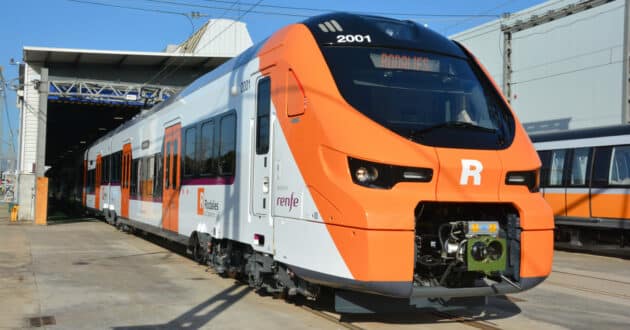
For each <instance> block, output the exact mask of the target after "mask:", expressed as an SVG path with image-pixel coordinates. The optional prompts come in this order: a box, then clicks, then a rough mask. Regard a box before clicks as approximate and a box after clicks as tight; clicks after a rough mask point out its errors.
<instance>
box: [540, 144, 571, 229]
mask: <svg viewBox="0 0 630 330" xmlns="http://www.w3.org/2000/svg"><path fill="white" fill-rule="evenodd" d="M566 156H567V150H564V149H561V150H552V151H551V165H550V167H549V177H548V181H547V187H546V188H545V200H547V203H549V206H551V208H552V210H553V214H554V216H556V217H558V216H566V215H567V210H566V205H567V204H566V190H567V189H566V187H565V162H566V158H567V157H566Z"/></svg>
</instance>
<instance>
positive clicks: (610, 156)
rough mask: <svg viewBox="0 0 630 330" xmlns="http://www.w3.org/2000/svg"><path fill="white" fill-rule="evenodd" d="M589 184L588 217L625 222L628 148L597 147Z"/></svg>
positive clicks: (629, 192)
mask: <svg viewBox="0 0 630 330" xmlns="http://www.w3.org/2000/svg"><path fill="white" fill-rule="evenodd" d="M592 182H593V183H592V188H591V210H592V211H591V214H592V217H593V218H609V219H627V220H629V219H630V145H621V146H614V147H597V148H596V149H595V155H594V162H593V180H592ZM622 227H624V224H623V223H620V224H619V228H622Z"/></svg>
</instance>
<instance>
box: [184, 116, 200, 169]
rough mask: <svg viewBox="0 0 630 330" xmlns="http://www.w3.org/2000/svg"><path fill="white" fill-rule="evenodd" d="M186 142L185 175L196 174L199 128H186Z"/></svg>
mask: <svg viewBox="0 0 630 330" xmlns="http://www.w3.org/2000/svg"><path fill="white" fill-rule="evenodd" d="M185 138H186V140H185V142H184V177H191V176H193V175H195V167H196V166H195V160H196V159H197V156H196V154H197V128H196V127H191V128H188V129H186V136H185Z"/></svg>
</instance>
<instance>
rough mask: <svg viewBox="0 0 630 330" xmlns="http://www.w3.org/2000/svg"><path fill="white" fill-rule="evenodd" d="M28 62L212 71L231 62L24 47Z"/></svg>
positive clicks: (87, 50)
mask: <svg viewBox="0 0 630 330" xmlns="http://www.w3.org/2000/svg"><path fill="white" fill-rule="evenodd" d="M23 53H24V62H30V63H33V62H37V63H42V64H43V65H44V66H46V67H48V66H50V65H51V64H72V65H84V64H101V65H116V66H166V65H177V66H182V67H193V68H198V69H199V68H200V67H204V68H207V69H212V68H215V67H217V66H218V65H220V64H221V63H223V62H225V61H227V60H228V59H230V58H229V57H208V56H200V55H191V54H181V53H162V52H136V51H120V50H93V49H73V48H49V47H31V46H25V47H24V52H23Z"/></svg>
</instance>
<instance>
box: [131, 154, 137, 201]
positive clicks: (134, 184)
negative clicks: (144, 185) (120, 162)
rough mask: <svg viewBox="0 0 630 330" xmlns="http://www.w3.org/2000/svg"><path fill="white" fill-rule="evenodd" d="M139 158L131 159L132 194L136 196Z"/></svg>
mask: <svg viewBox="0 0 630 330" xmlns="http://www.w3.org/2000/svg"><path fill="white" fill-rule="evenodd" d="M137 180H138V159H133V160H132V161H131V191H130V195H131V196H136V194H137V193H138V182H137Z"/></svg>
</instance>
